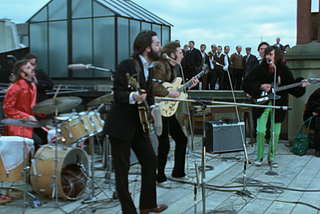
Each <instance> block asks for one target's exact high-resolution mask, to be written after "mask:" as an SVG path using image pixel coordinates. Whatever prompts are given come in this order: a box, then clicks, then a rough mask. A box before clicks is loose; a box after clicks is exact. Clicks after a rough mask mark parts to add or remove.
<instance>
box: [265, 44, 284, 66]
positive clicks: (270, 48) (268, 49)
mask: <svg viewBox="0 0 320 214" xmlns="http://www.w3.org/2000/svg"><path fill="white" fill-rule="evenodd" d="M273 50H274V61H275V62H273V64H275V65H277V64H278V62H279V61H281V60H282V56H281V52H280V49H279V48H278V47H277V46H275V45H273V46H268V47H266V50H265V54H264V58H266V56H267V54H270V52H271V51H273Z"/></svg>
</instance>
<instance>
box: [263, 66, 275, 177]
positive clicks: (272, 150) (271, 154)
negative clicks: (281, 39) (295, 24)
mask: <svg viewBox="0 0 320 214" xmlns="http://www.w3.org/2000/svg"><path fill="white" fill-rule="evenodd" d="M269 63H270V64H271V65H273V67H274V78H273V90H274V91H273V93H274V96H273V105H276V81H277V68H276V66H275V65H274V64H273V63H272V61H270V62H269ZM272 117H273V121H272V147H271V152H270V156H271V157H270V158H271V159H270V169H269V171H268V172H266V173H265V174H266V175H278V173H276V172H273V171H272V164H273V152H274V126H275V118H276V114H275V109H273V110H272Z"/></svg>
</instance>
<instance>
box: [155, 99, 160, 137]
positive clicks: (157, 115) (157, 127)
mask: <svg viewBox="0 0 320 214" xmlns="http://www.w3.org/2000/svg"><path fill="white" fill-rule="evenodd" d="M153 115H154V128H155V131H156V134H157V136H160V135H161V134H162V117H161V110H160V106H159V103H155V107H154V110H153Z"/></svg>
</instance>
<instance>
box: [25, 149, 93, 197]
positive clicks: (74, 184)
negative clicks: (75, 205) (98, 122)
mask: <svg viewBox="0 0 320 214" xmlns="http://www.w3.org/2000/svg"><path fill="white" fill-rule="evenodd" d="M57 148H58V152H57V153H58V160H59V161H58V163H57V165H58V166H57V168H58V192H59V194H58V196H59V198H66V199H68V200H76V199H77V198H78V196H79V195H81V194H82V193H83V191H84V189H85V186H86V185H87V177H86V176H85V175H84V173H83V171H85V170H88V169H89V168H88V166H89V161H88V156H87V154H86V153H85V152H84V151H83V150H82V149H79V148H72V147H66V146H63V145H58V146H57ZM55 151H56V150H55V145H53V144H47V145H45V146H43V147H41V148H40V149H38V151H37V152H36V154H35V158H34V159H32V163H31V176H30V183H31V186H32V187H33V188H35V191H36V192H37V193H38V194H40V195H46V196H52V193H53V191H54V188H53V184H55V178H54V176H55V161H54V160H55ZM81 168H82V169H83V170H81Z"/></svg>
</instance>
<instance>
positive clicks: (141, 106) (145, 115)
mask: <svg viewBox="0 0 320 214" xmlns="http://www.w3.org/2000/svg"><path fill="white" fill-rule="evenodd" d="M126 77H127V81H128V86H129V87H130V86H131V87H132V88H133V89H134V90H137V91H138V92H139V94H140V95H141V94H142V91H141V88H140V85H139V82H138V81H137V79H135V78H133V77H130V74H129V73H126ZM138 111H139V119H140V123H141V125H142V130H143V132H145V133H151V131H152V130H153V129H154V127H153V117H152V115H151V109H150V107H149V104H148V102H147V100H146V99H145V100H144V101H142V103H138Z"/></svg>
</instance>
